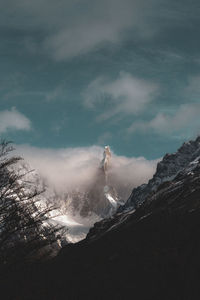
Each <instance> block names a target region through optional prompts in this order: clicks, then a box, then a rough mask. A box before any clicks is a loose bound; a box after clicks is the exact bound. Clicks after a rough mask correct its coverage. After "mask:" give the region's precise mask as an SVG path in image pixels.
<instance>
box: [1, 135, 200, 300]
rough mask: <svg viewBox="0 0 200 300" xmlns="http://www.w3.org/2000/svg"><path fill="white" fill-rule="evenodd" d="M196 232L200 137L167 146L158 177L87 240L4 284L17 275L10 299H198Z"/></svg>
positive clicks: (199, 244)
mask: <svg viewBox="0 0 200 300" xmlns="http://www.w3.org/2000/svg"><path fill="white" fill-rule="evenodd" d="M103 166H104V167H105V168H106V163H105V164H104V165H103ZM103 184H104V186H106V184H105V182H104V183H103ZM199 236H200V137H198V138H197V139H196V140H195V141H189V142H187V143H184V144H183V146H182V147H181V148H180V149H178V151H177V152H176V153H174V154H166V155H165V156H164V158H163V159H162V161H160V162H159V163H158V166H157V170H156V173H155V175H154V176H153V178H152V179H151V180H150V181H149V182H148V183H147V184H143V185H141V186H140V187H137V188H135V189H134V190H133V191H132V193H131V195H130V197H129V199H128V201H127V202H126V204H125V205H123V206H120V207H119V208H118V210H117V212H116V213H115V214H113V215H112V216H111V217H110V218H106V219H103V220H102V221H100V222H97V223H96V224H95V225H94V227H93V228H91V229H90V232H89V234H88V235H87V238H86V239H85V240H83V241H81V242H79V243H76V244H69V245H67V246H66V247H63V248H62V249H61V251H60V253H59V255H58V256H57V257H55V258H54V259H53V260H51V261H49V262H47V263H46V264H39V265H38V264H35V265H34V266H27V265H26V266H24V267H23V268H21V269H20V270H16V269H15V270H14V272H13V270H12V272H8V274H6V275H5V274H4V277H3V282H4V284H5V287H7V290H8V286H9V285H10V282H13V288H12V292H10V298H9V299H20V300H21V299H48V300H49V299H70V300H71V299H72V300H73V299H94V298H95V299H148V300H149V299H156V300H160V299H162V300H169V299H170V300H173V299H174V300H191V299H199V297H200V286H199V274H200V254H199V253H200V238H199ZM18 273H20V276H16V275H17V274H18ZM22 287H23V288H22ZM11 294H12V295H11ZM13 295H14V296H13ZM16 295H17V296H16ZM41 295H42V297H41Z"/></svg>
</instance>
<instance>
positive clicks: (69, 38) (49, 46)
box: [0, 0, 200, 159]
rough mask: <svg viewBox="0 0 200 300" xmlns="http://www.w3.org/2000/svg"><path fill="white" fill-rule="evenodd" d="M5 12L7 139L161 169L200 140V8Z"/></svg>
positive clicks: (1, 40) (21, 8)
mask: <svg viewBox="0 0 200 300" xmlns="http://www.w3.org/2000/svg"><path fill="white" fill-rule="evenodd" d="M147 2H148V3H147ZM0 11H1V18H0V66H1V68H0V134H1V136H2V137H6V138H8V139H11V140H13V141H14V142H15V143H17V144H29V145H31V146H35V147H41V148H65V147H66V148H68V147H83V146H91V145H100V146H103V145H106V144H109V145H110V146H111V148H112V149H113V150H114V152H115V153H117V154H119V155H125V156H144V157H146V158H147V159H155V158H158V157H161V156H162V155H164V154H165V153H166V152H173V151H175V150H176V149H177V147H179V146H180V145H181V143H182V142H183V141H185V140H188V139H190V138H194V137H195V136H196V135H197V134H199V132H200V118H199V115H200V39H199V36H200V17H199V16H200V3H199V1H197V0H196V1H195V0H192V1H186V0H183V1H178V0H174V1H172V0H170V1H164V0H149V1H144V0H141V1H139V0H136V1H134V0H132V1H131V0H124V1H120V0H115V1H114V0H107V1H106V0H103V1H96V0H73V1H72V0H69V1H68V0H66V1H64V0H60V1H55V0H54V1H53V0H40V1H39V0H36V1H30V0H26V1H25V0H18V1H14V0H7V1H4V0H1V1H0Z"/></svg>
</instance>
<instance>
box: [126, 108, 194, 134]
mask: <svg viewBox="0 0 200 300" xmlns="http://www.w3.org/2000/svg"><path fill="white" fill-rule="evenodd" d="M199 114H200V104H199V103H190V104H182V105H181V106H180V107H179V108H178V109H177V110H176V111H174V112H173V113H172V114H166V113H158V114H157V115H156V116H155V117H154V118H153V119H152V120H150V121H138V122H134V123H133V124H132V125H131V126H130V127H129V128H128V132H129V133H134V132H136V131H139V132H144V133H146V132H148V131H154V132H155V133H157V134H173V133H181V132H184V131H185V130H190V131H192V132H194V131H199V130H200V120H199ZM196 133H197V132H196Z"/></svg>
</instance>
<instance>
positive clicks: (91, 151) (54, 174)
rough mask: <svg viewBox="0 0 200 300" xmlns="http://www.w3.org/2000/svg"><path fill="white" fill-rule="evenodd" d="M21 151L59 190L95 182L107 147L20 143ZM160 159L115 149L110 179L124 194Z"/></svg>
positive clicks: (147, 175) (146, 176)
mask: <svg viewBox="0 0 200 300" xmlns="http://www.w3.org/2000/svg"><path fill="white" fill-rule="evenodd" d="M16 149H17V153H18V154H20V155H21V156H22V157H23V158H24V159H25V160H26V161H27V162H28V163H29V164H30V166H31V168H34V169H35V170H36V171H37V172H38V173H39V174H40V175H41V176H42V178H44V179H45V181H46V182H47V183H48V185H50V186H51V187H53V188H55V190H56V191H57V192H65V191H66V192H67V191H69V190H73V189H76V188H79V189H81V188H86V187H87V186H88V185H90V184H91V183H92V182H93V179H94V176H95V174H96V170H97V168H98V167H99V164H100V161H101V160H102V155H103V151H104V149H103V147H99V146H92V147H81V148H63V149H41V148H36V147H31V146H28V145H18V146H16ZM157 162H158V160H150V161H149V160H147V159H145V158H144V157H139V158H135V157H133V158H128V157H125V156H117V155H116V154H114V153H112V160H111V168H110V170H109V176H108V177H109V178H110V183H111V184H113V186H114V187H115V188H116V190H117V191H118V192H119V193H120V194H121V196H122V197H128V196H129V194H130V192H131V190H132V189H133V188H134V187H136V186H138V185H140V184H142V183H145V182H147V181H148V180H149V179H150V178H151V177H152V176H153V174H154V172H155V170H156V165H157Z"/></svg>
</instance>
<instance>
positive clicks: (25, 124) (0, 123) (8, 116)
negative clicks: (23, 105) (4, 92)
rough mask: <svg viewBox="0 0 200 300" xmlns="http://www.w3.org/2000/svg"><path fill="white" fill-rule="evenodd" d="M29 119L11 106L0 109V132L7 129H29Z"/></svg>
mask: <svg viewBox="0 0 200 300" xmlns="http://www.w3.org/2000/svg"><path fill="white" fill-rule="evenodd" d="M30 129H31V121H30V120H29V119H28V118H27V117H26V116H25V115H23V114H22V113H20V112H19V111H17V110H16V108H12V109H11V110H3V111H0V133H4V132H6V131H8V130H30Z"/></svg>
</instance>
